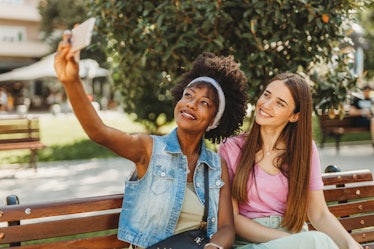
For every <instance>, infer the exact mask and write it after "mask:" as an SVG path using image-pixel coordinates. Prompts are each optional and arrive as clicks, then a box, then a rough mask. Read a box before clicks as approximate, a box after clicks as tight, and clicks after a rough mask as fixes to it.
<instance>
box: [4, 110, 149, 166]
mask: <svg viewBox="0 0 374 249" xmlns="http://www.w3.org/2000/svg"><path fill="white" fill-rule="evenodd" d="M100 116H101V118H102V119H103V121H104V123H105V124H107V125H109V126H112V127H116V128H118V129H120V130H124V131H127V132H144V129H143V127H142V126H141V125H140V124H136V123H134V122H133V121H132V120H131V118H130V116H129V115H127V114H123V113H117V112H114V111H108V112H100ZM39 122H40V131H41V140H42V142H43V143H44V144H45V145H46V146H47V148H46V149H43V150H39V152H38V155H39V160H38V161H39V162H46V161H61V160H76V159H87V158H107V157H114V156H116V155H115V154H114V153H112V152H111V151H109V150H108V149H106V148H104V147H102V146H100V145H98V144H95V143H94V142H92V141H90V140H89V139H88V137H87V135H86V134H85V133H84V131H83V129H82V128H81V126H80V124H79V122H78V120H77V119H76V117H75V116H74V115H73V114H72V113H69V114H59V115H56V116H52V115H49V114H43V115H40V116H39ZM29 155H30V152H29V150H9V151H0V162H1V163H0V165H4V164H15V163H27V162H28V160H29ZM0 167H1V166H0Z"/></svg>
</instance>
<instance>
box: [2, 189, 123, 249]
mask: <svg viewBox="0 0 374 249" xmlns="http://www.w3.org/2000/svg"><path fill="white" fill-rule="evenodd" d="M122 200H123V195H122V194H117V195H107V196H99V197H86V198H77V199H72V200H65V201H56V202H47V203H35V204H30V205H27V204H25V205H22V203H21V204H20V205H17V203H18V198H17V197H16V196H9V197H8V201H7V202H8V204H16V205H8V206H3V207H0V248H2V247H1V245H4V244H6V247H4V248H18V249H51V248H56V249H60V248H61V249H63V248H66V249H78V248H79V249H82V248H90V249H104V248H106V249H109V248H111V249H116V248H127V247H128V246H129V244H127V243H125V242H122V241H119V240H117V227H118V218H119V212H120V208H121V206H122ZM1 222H5V224H8V225H6V226H3V227H1ZM30 244H32V245H30Z"/></svg>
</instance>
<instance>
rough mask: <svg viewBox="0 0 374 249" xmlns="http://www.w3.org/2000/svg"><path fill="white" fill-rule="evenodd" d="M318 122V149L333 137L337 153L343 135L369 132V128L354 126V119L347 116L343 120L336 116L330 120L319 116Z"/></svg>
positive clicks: (327, 117)
mask: <svg viewBox="0 0 374 249" xmlns="http://www.w3.org/2000/svg"><path fill="white" fill-rule="evenodd" d="M318 121H319V127H320V130H321V140H320V147H321V148H323V146H324V144H325V142H326V139H327V138H328V137H333V138H334V139H335V148H336V151H337V152H339V149H340V141H341V138H342V136H343V135H344V134H347V133H360V132H370V128H369V127H363V126H355V125H354V117H352V116H349V115H345V116H344V118H343V119H340V117H339V115H336V116H335V117H334V118H333V119H331V118H329V116H328V115H327V114H321V115H319V116H318Z"/></svg>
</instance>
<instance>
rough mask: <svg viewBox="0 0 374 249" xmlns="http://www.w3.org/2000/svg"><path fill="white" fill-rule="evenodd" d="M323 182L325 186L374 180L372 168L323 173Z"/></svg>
mask: <svg viewBox="0 0 374 249" xmlns="http://www.w3.org/2000/svg"><path fill="white" fill-rule="evenodd" d="M322 179H323V183H324V185H325V186H328V185H338V184H341V183H342V182H344V184H349V183H357V182H366V181H373V175H372V174H371V172H370V170H354V171H345V172H339V174H336V173H323V174H322Z"/></svg>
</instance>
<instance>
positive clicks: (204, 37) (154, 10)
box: [84, 0, 370, 130]
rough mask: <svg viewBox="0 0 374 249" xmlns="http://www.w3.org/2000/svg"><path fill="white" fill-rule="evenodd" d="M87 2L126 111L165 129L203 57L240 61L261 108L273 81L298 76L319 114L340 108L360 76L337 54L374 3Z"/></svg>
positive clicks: (358, 0)
mask: <svg viewBox="0 0 374 249" xmlns="http://www.w3.org/2000/svg"><path fill="white" fill-rule="evenodd" d="M84 2H85V3H86V8H87V9H88V11H89V12H88V15H89V16H95V17H97V23H96V24H97V34H98V36H100V38H98V40H99V42H97V43H96V45H97V46H98V47H100V48H102V49H104V50H105V53H106V55H107V62H108V65H109V66H110V67H111V69H112V70H113V74H112V78H113V81H114V83H115V85H116V86H117V87H118V89H121V91H122V95H123V103H124V107H125V110H126V111H127V112H129V113H136V114H137V120H138V121H141V122H143V123H144V124H146V125H147V126H148V129H150V130H157V128H158V127H159V126H161V125H163V124H164V123H166V122H168V121H171V120H172V119H173V110H172V108H171V98H170V94H169V89H170V88H171V87H172V86H173V85H174V82H175V81H177V80H178V77H179V76H180V75H181V74H182V73H183V72H185V71H186V70H188V68H189V67H190V64H191V62H192V60H194V59H195V58H196V57H197V55H198V54H200V53H201V52H203V51H210V52H213V53H215V54H218V55H228V54H233V55H234V56H235V58H236V59H237V60H238V61H239V62H240V63H241V68H242V69H243V71H245V73H246V75H247V77H248V79H249V84H250V91H249V94H250V96H251V97H252V98H251V102H253V103H254V102H255V101H256V96H257V95H258V93H259V92H260V91H261V89H262V87H263V86H264V83H265V82H266V81H267V80H268V79H269V78H270V77H272V76H273V75H274V74H277V73H279V72H283V71H291V72H300V73H304V74H305V75H309V76H310V78H311V79H312V80H313V96H314V101H315V102H314V105H315V107H316V108H317V107H318V108H320V107H321V108H323V109H330V108H334V109H338V108H339V107H340V106H341V102H342V101H344V99H345V97H346V94H347V93H348V92H349V91H350V90H351V89H352V88H353V87H354V85H355V77H354V75H352V74H351V72H350V70H349V66H350V64H349V61H347V60H346V55H344V54H341V53H340V52H339V50H338V49H337V48H338V47H339V44H341V42H342V41H343V40H344V39H345V34H346V30H348V29H349V21H350V20H352V18H353V16H352V13H353V12H354V11H357V10H360V9H361V8H363V7H364V6H365V4H368V3H369V2H370V1H369V0H334V1H330V0H312V1H307V0H241V1H240V0H214V1H207V0H185V1H181V0H133V1H121V0H110V1H108V0H87V1H84ZM316 66H318V68H319V69H318V70H316ZM327 66H329V68H328V70H326V67H327ZM321 103H322V105H321Z"/></svg>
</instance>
